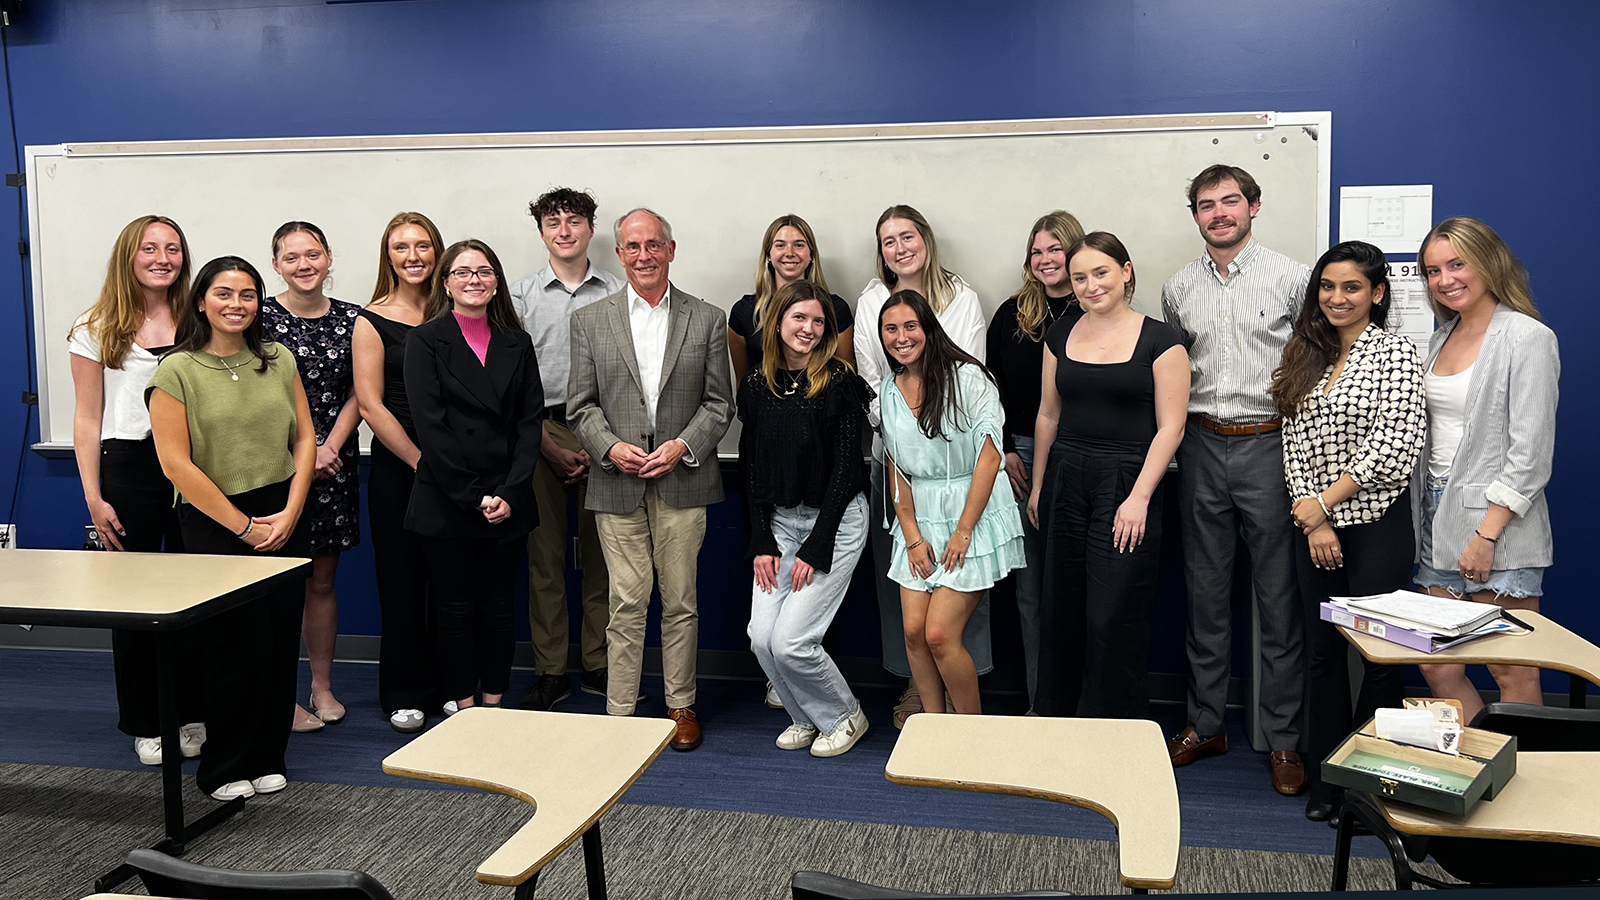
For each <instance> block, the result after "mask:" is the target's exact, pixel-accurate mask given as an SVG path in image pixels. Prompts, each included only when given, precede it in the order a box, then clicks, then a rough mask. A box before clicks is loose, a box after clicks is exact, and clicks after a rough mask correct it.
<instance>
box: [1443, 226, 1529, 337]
mask: <svg viewBox="0 0 1600 900" xmlns="http://www.w3.org/2000/svg"><path fill="white" fill-rule="evenodd" d="M1435 238H1445V239H1446V240H1448V241H1449V242H1450V246H1451V247H1452V248H1454V249H1455V251H1456V253H1457V254H1458V255H1460V257H1461V259H1462V261H1463V262H1465V263H1466V264H1467V265H1469V266H1471V267H1472V270H1473V271H1474V272H1477V273H1478V275H1479V276H1481V277H1482V278H1483V281H1484V286H1485V287H1486V288H1487V289H1488V291H1489V296H1491V297H1493V298H1494V299H1495V300H1496V301H1498V302H1500V303H1503V304H1505V305H1506V306H1509V307H1510V308H1511V309H1513V310H1515V311H1517V312H1519V313H1522V314H1523V315H1525V316H1529V317H1532V318H1534V319H1538V318H1539V308H1538V307H1536V306H1534V305H1533V291H1532V290H1530V289H1529V288H1528V270H1527V269H1526V268H1524V267H1523V265H1522V260H1520V259H1517V255H1516V254H1515V253H1512V252H1511V248H1510V247H1508V246H1506V242H1505V241H1504V240H1502V239H1501V238H1500V235H1498V234H1496V233H1495V230H1494V229H1493V228H1490V227H1489V226H1488V225H1487V224H1486V223H1484V222H1481V221H1479V220H1478V219H1474V218H1471V217H1468V216H1451V217H1450V218H1448V219H1445V220H1444V221H1443V222H1440V223H1439V224H1437V225H1435V226H1433V230H1432V231H1430V232H1428V236H1427V237H1425V238H1423V239H1422V246H1421V247H1420V248H1418V250H1417V265H1419V266H1422V265H1425V264H1424V263H1423V261H1422V256H1423V254H1425V253H1427V252H1428V245H1429V244H1431V243H1433V241H1434V239H1435ZM1422 284H1423V286H1424V289H1425V290H1427V291H1428V305H1429V306H1431V307H1433V314H1434V315H1435V316H1438V318H1439V321H1440V322H1441V323H1442V322H1448V321H1450V320H1451V319H1454V318H1455V317H1456V316H1457V315H1458V313H1457V312H1456V311H1455V310H1453V309H1451V308H1450V307H1448V306H1445V305H1444V304H1443V303H1440V302H1439V301H1438V300H1436V299H1434V296H1433V290H1432V289H1431V288H1428V287H1427V284H1428V279H1427V278H1426V277H1424V278H1423V279H1422Z"/></svg>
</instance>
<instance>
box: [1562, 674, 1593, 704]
mask: <svg viewBox="0 0 1600 900" xmlns="http://www.w3.org/2000/svg"><path fill="white" fill-rule="evenodd" d="M1567 677H1568V678H1571V679H1572V684H1571V686H1570V687H1569V688H1568V690H1567V706H1568V707H1569V708H1571V709H1588V708H1589V682H1587V681H1585V680H1584V678H1583V676H1582V675H1569V676H1567Z"/></svg>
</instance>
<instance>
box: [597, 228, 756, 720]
mask: <svg viewBox="0 0 1600 900" xmlns="http://www.w3.org/2000/svg"><path fill="white" fill-rule="evenodd" d="M613 231H614V235H615V237H616V244H617V258H618V259H620V260H621V261H622V267H623V270H624V271H626V272H627V274H628V284H627V286H626V287H625V288H624V289H623V290H621V291H618V292H617V293H615V294H612V295H611V296H609V297H607V298H605V299H604V300H597V301H595V302H594V303H591V304H590V305H588V306H585V307H582V308H580V309H578V310H577V311H575V312H574V313H573V314H572V374H571V380H570V382H569V387H568V394H567V420H568V422H570V423H571V425H572V429H573V431H574V432H575V433H576V434H577V436H578V440H579V441H580V442H581V443H582V444H583V446H584V449H585V450H587V451H589V456H590V457H591V458H592V459H596V460H599V461H600V465H599V466H597V467H596V468H595V469H594V470H593V471H592V472H591V474H590V476H589V496H588V500H587V502H586V504H585V505H586V507H587V508H588V509H591V510H593V511H594V513H595V524H596V526H597V528H598V530H599V532H600V544H601V548H602V549H603V550H604V552H605V557H606V568H607V569H608V570H609V571H610V576H611V623H610V625H608V626H607V628H606V642H607V667H608V669H609V670H610V671H609V674H608V676H607V681H606V712H608V713H611V714H612V715H617V716H626V715H632V713H633V709H634V705H635V704H636V703H637V701H638V696H639V671H640V669H641V667H642V666H643V663H644V626H645V614H646V612H647V611H648V609H649V605H650V587H651V582H652V577H651V576H652V575H654V576H656V577H658V578H659V579H660V581H661V668H662V674H663V676H664V677H665V681H666V700H667V708H668V710H669V713H668V714H669V715H671V717H672V718H673V719H674V720H675V721H676V722H677V723H678V731H677V734H676V735H675V736H674V737H673V739H672V749H674V750H693V749H694V748H696V747H698V746H700V739H701V738H700V724H699V721H698V720H697V719H696V718H695V714H694V710H693V709H691V707H692V706H693V705H694V700H695V653H696V651H697V649H698V644H699V629H700V619H699V611H698V609H697V602H696V595H695V575H696V566H697V562H698V558H699V556H700V544H701V542H702V541H703V540H704V538H705V534H706V507H707V506H709V505H710V504H712V503H716V502H718V501H720V500H722V474H721V471H720V469H719V467H718V464H717V442H718V441H720V440H721V439H722V435H723V434H724V433H725V432H727V430H728V424H729V423H730V422H731V421H732V419H733V384H732V379H731V377H730V374H729V369H728V320H727V316H725V315H724V314H723V312H722V310H720V309H718V308H717V307H715V306H712V305H711V304H709V303H706V302H705V301H703V300H701V299H699V298H698V297H693V296H690V295H689V294H686V293H684V292H683V291H680V290H678V289H677V288H676V287H673V286H672V284H671V283H670V282H669V281H668V278H667V270H668V267H669V266H670V264H671V263H672V259H673V256H674V255H675V253H676V251H677V245H676V244H675V243H674V242H673V240H672V226H671V225H669V224H668V223H667V220H666V219H664V218H662V217H661V216H659V215H657V214H656V213H654V212H652V211H650V210H648V209H635V210H633V211H631V212H629V213H628V214H627V215H624V216H623V217H622V218H620V219H618V220H617V223H616V226H615V227H614V229H613Z"/></svg>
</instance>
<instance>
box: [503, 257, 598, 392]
mask: <svg viewBox="0 0 1600 900" xmlns="http://www.w3.org/2000/svg"><path fill="white" fill-rule="evenodd" d="M620 290H622V279H620V278H618V277H617V276H615V275H613V274H611V273H610V272H606V271H603V270H601V269H597V268H595V267H594V265H592V264H591V265H590V266H589V272H588V274H586V275H584V277H583V283H581V284H579V285H578V289H577V290H568V289H567V286H566V285H565V284H562V283H561V279H560V278H557V277H556V272H555V269H552V268H551V267H549V266H545V267H544V268H542V269H540V270H539V271H537V272H535V273H534V274H532V275H529V276H528V277H527V278H524V279H522V280H521V281H518V282H517V283H516V284H513V285H512V286H511V304H512V305H513V306H514V307H516V310H517V318H518V319H521V320H522V327H523V328H526V329H527V330H528V334H529V335H531V336H532V337H533V352H534V356H535V358H537V359H538V361H539V380H540V381H542V382H544V401H545V404H546V405H548V406H563V407H564V406H566V405H567V378H568V377H569V375H570V374H571V372H572V335H571V332H572V327H571V326H572V314H573V312H574V311H576V310H577V309H578V308H579V307H580V306H588V305H589V304H591V303H593V302H594V301H596V300H600V299H602V298H605V297H609V296H611V295H612V294H615V293H616V292H617V291H620Z"/></svg>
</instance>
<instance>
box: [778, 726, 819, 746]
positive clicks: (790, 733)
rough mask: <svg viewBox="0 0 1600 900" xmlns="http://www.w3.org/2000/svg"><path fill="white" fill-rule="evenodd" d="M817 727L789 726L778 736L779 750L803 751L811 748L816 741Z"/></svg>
mask: <svg viewBox="0 0 1600 900" xmlns="http://www.w3.org/2000/svg"><path fill="white" fill-rule="evenodd" d="M817 733H818V732H817V726H815V725H790V726H789V727H788V728H785V729H784V730H783V734H780V735H778V749H779V750H804V749H805V748H807V747H809V746H811V742H812V741H814V740H816V739H817Z"/></svg>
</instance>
